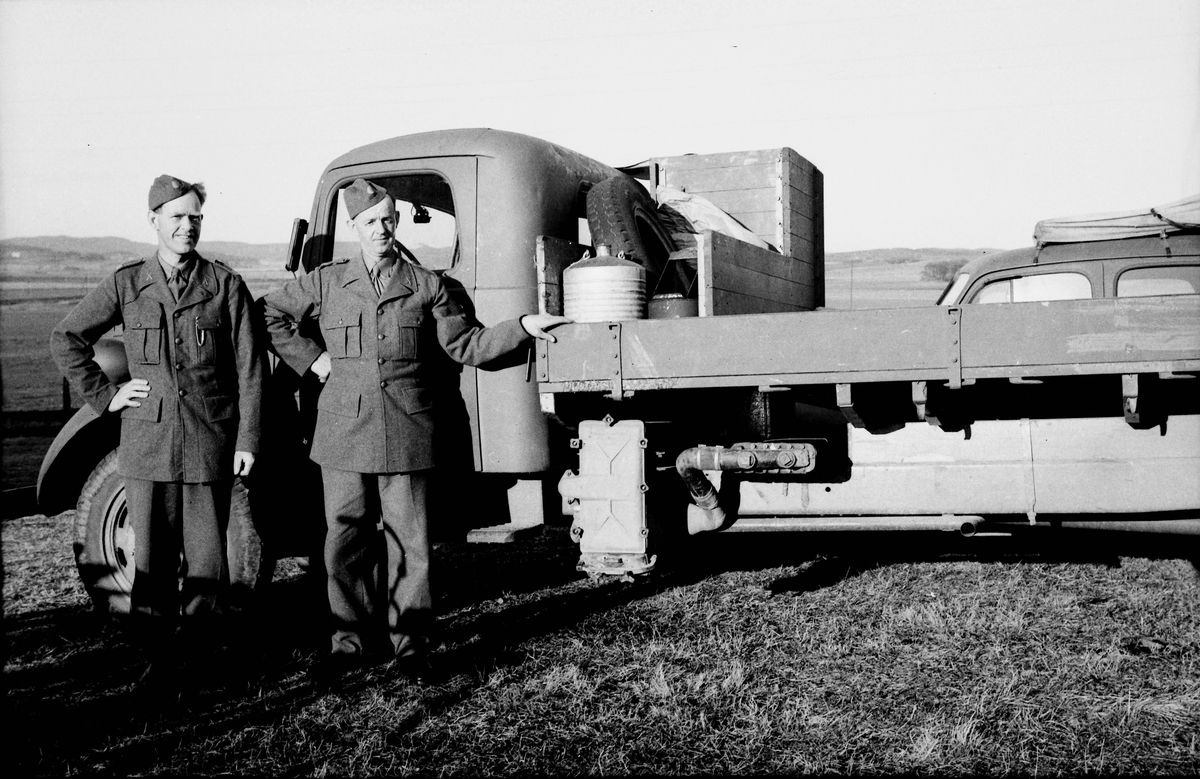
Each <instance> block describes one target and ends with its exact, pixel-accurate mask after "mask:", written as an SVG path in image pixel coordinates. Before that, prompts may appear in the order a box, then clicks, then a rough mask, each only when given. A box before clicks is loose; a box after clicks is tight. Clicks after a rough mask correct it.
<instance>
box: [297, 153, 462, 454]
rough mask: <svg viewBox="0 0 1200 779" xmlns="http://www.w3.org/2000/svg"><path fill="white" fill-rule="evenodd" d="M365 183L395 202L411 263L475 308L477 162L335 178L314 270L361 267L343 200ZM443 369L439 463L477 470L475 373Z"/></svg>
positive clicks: (446, 362) (322, 212) (344, 171)
mask: <svg viewBox="0 0 1200 779" xmlns="http://www.w3.org/2000/svg"><path fill="white" fill-rule="evenodd" d="M358 178H363V179H366V180H368V181H370V182H372V183H373V184H375V185H377V186H380V187H383V188H384V189H386V190H387V191H388V193H389V194H391V195H392V197H393V198H394V199H395V201H396V222H397V226H396V238H397V240H398V241H399V242H400V243H401V244H402V245H403V247H404V249H406V250H407V252H406V253H405V256H406V257H407V258H409V259H415V260H416V261H417V262H418V263H419V264H420V265H422V266H423V267H425V268H428V269H430V270H433V271H435V272H438V273H440V274H442V275H443V278H445V279H446V280H447V287H448V289H449V290H450V292H451V294H453V295H459V296H463V298H464V301H465V304H466V305H473V303H471V301H473V300H474V296H475V284H476V273H475V269H476V264H475V247H476V239H477V230H476V226H477V220H476V215H477V200H476V192H477V191H478V173H477V164H476V158H475V157H434V158H422V159H407V160H388V161H383V162H373V163H370V164H364V165H354V166H348V167H344V168H337V169H335V170H332V171H328V172H327V173H326V182H329V183H328V185H327V186H325V187H323V188H322V190H321V191H322V193H323V194H322V195H320V196H319V197H320V198H321V199H320V200H319V201H318V202H317V203H316V204H314V215H313V225H314V226H315V227H314V232H313V237H312V239H311V240H310V242H309V247H308V248H306V256H305V267H306V268H309V269H311V268H313V267H316V266H317V265H319V264H321V263H323V262H328V261H330V260H333V259H340V258H343V257H350V258H352V259H353V261H355V262H357V261H358V257H359V256H360V252H359V247H358V237H357V235H356V234H355V232H354V229H353V227H351V226H350V222H349V214H348V213H347V212H346V206H345V204H344V203H343V202H342V196H341V193H342V190H344V189H345V188H346V187H348V186H349V185H350V184H351V183H352V182H353V181H354V180H355V179H358ZM331 179H332V180H331ZM323 183H324V182H323ZM437 367H438V373H439V374H440V375H441V376H442V377H443V378H442V380H443V381H444V382H445V385H446V386H445V387H444V388H443V391H441V392H439V404H438V420H437V427H438V436H437V438H436V439H435V447H436V448H437V449H438V451H437V452H436V453H435V458H436V459H437V461H438V462H439V463H442V464H446V465H448V466H453V467H458V468H460V469H465V470H467V471H471V470H474V468H475V463H476V462H478V460H479V448H480V444H479V430H478V423H477V419H478V415H479V407H478V399H477V391H476V380H475V369H474V368H470V367H464V366H460V365H458V364H457V363H454V362H453V361H451V360H450V358H448V357H445V358H443V359H441V360H439V362H438V366H437ZM455 390H457V392H455Z"/></svg>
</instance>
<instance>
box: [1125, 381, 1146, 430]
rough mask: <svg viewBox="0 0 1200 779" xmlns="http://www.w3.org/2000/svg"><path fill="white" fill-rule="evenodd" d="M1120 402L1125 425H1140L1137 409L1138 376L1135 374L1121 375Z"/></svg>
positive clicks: (1139, 413)
mask: <svg viewBox="0 0 1200 779" xmlns="http://www.w3.org/2000/svg"><path fill="white" fill-rule="evenodd" d="M1121 400H1122V405H1123V406H1124V409H1125V424H1127V425H1137V424H1139V423H1141V421H1142V415H1141V412H1140V411H1139V409H1138V375H1137V374H1136V373H1122V374H1121Z"/></svg>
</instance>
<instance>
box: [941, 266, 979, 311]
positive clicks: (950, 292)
mask: <svg viewBox="0 0 1200 779" xmlns="http://www.w3.org/2000/svg"><path fill="white" fill-rule="evenodd" d="M970 281H971V274H969V273H960V274H958V275H957V276H955V277H954V280H953V281H951V282H950V284H949V286H947V287H946V289H945V290H944V291H943V292H942V296H941V297H940V298H938V302H937V304H938V305H939V306H952V305H954V304H955V303H956V302H957V301H958V298H959V296H960V295H962V292H963V290H964V289H966V287H967V283H968V282H970Z"/></svg>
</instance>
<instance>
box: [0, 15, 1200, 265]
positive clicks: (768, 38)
mask: <svg viewBox="0 0 1200 779" xmlns="http://www.w3.org/2000/svg"><path fill="white" fill-rule="evenodd" d="M456 127H493V128H497V129H503V130H512V131H516V132H521V133H526V134H528V135H533V136H536V137H539V138H543V139H546V140H549V141H554V142H555V143H558V144H560V145H563V146H566V147H567V148H570V149H573V150H575V151H577V152H580V153H583V154H586V155H588V156H590V157H593V158H595V159H598V160H600V161H602V162H605V163H607V164H610V165H614V166H619V165H626V164H630V163H634V162H638V161H641V160H644V159H646V158H648V157H652V156H667V155H677V154H685V153H690V152H694V153H711V152H727V151H739V150H751V149H767V148H775V147H779V146H790V147H791V148H793V149H795V150H796V151H797V152H799V153H800V154H801V155H802V156H803V157H805V158H806V159H808V160H809V161H810V162H812V163H813V164H814V165H816V166H817V167H818V168H820V169H821V171H822V172H823V174H824V180H825V245H826V250H827V251H830V252H839V251H851V250H861V249H874V248H890V247H908V248H921V247H940V248H999V249H1009V248H1016V247H1020V246H1028V245H1031V244H1032V233H1033V226H1034V224H1035V222H1036V221H1037V220H1039V219H1043V218H1049V217H1058V216H1068V215H1076V214H1087V213H1096V212H1107V211H1120V210H1125V209H1134V208H1144V207H1149V206H1154V205H1160V204H1163V203H1167V202H1170V201H1173V200H1177V199H1179V198H1182V197H1185V196H1187V195H1190V194H1194V193H1197V192H1200V0H1138V2H1132V0H1028V1H1026V0H889V1H884V0H838V1H835V0H791V1H790V2H785V1H784V0H737V2H729V0H691V1H690V2H683V1H680V2H657V1H656V0H629V1H626V0H587V2H572V1H570V0H545V1H542V0H535V1H525V0H522V1H521V2H516V1H515V0H509V1H508V2H485V1H484V0H436V1H429V2H426V1H423V0H411V1H409V2H403V1H402V0H389V1H388V2H375V1H373V0H341V2H305V1H304V0H288V1H287V2H283V1H277V0H238V1H237V2H225V1H223V0H204V1H203V2H201V1H200V0H194V1H193V2H175V1H172V0H0V238H13V237H28V236H36V235H71V236H79V237H88V236H118V237H123V238H129V239H132V240H138V241H143V242H152V241H153V238H154V236H153V233H152V232H151V229H150V227H149V226H148V225H147V222H146V214H145V203H146V192H147V190H148V189H149V186H150V182H151V181H152V180H153V179H154V177H155V176H157V175H159V174H160V173H169V174H171V175H174V176H178V177H180V178H183V179H185V180H188V181H197V180H199V181H204V182H205V183H206V185H207V187H208V191H209V198H210V199H209V202H208V203H207V205H206V206H205V222H204V224H205V227H204V236H203V239H204V240H228V241H247V242H251V243H276V242H284V241H286V240H287V237H288V232H289V229H290V226H291V222H292V219H293V218H294V217H298V216H299V217H305V218H307V217H308V215H309V210H310V208H311V205H312V197H313V192H314V189H315V187H316V184H317V181H318V179H319V178H320V174H321V172H322V170H323V169H324V168H325V166H326V165H327V164H328V163H329V162H330V161H331V160H332V159H334V158H335V157H337V156H339V155H340V154H342V153H344V152H346V151H348V150H350V149H352V148H354V147H357V146H361V145H363V144H366V143H370V142H373V141H376V140H380V139H383V138H390V137H394V136H399V135H406V134H409V133H415V132H424V131H428V130H438V129H448V128H456ZM202 243H203V241H202ZM201 248H203V247H201Z"/></svg>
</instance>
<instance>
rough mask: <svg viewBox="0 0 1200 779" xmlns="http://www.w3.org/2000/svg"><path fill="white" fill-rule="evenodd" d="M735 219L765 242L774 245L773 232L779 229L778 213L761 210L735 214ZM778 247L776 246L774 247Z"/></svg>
mask: <svg viewBox="0 0 1200 779" xmlns="http://www.w3.org/2000/svg"><path fill="white" fill-rule="evenodd" d="M735 217H736V219H737V220H738V221H739V222H741V223H742V224H744V225H745V226H746V228H747V229H748V230H750V232H752V233H754V234H755V235H757V236H758V237H760V238H762V239H763V240H764V241H766V242H767V243H769V244H771V245H772V246H775V243H776V240H777V239H776V238H775V232H776V231H777V230H778V229H779V215H778V214H764V213H762V212H758V213H751V214H737V215H735ZM776 248H778V247H776Z"/></svg>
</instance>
